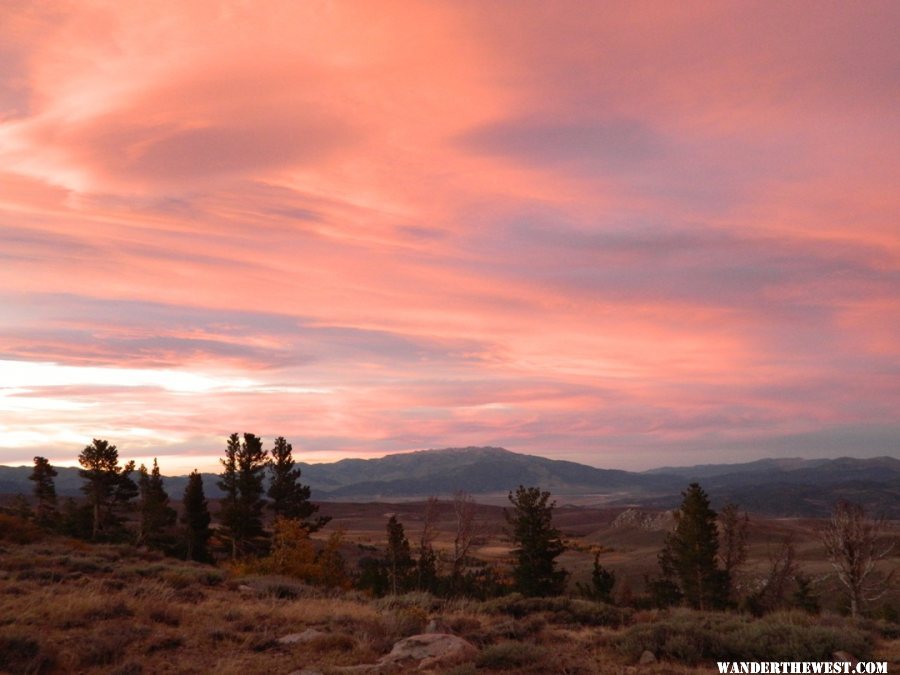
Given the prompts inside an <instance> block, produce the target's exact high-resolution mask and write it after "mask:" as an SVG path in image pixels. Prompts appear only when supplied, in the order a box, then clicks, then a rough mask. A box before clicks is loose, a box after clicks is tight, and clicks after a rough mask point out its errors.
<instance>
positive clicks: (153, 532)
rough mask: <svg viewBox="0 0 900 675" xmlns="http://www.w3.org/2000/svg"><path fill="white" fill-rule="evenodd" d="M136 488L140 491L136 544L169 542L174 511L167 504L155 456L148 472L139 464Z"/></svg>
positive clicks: (160, 545)
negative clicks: (151, 467)
mask: <svg viewBox="0 0 900 675" xmlns="http://www.w3.org/2000/svg"><path fill="white" fill-rule="evenodd" d="M138 490H139V493H140V501H139V504H138V510H139V512H140V521H139V525H138V537H137V540H138V544H146V545H148V546H151V547H154V548H160V547H164V546H165V545H166V544H167V543H171V536H170V535H171V528H172V526H173V525H174V524H175V518H176V513H175V509H173V508H172V507H171V506H169V495H168V494H167V493H166V489H165V486H164V485H163V479H162V476H161V475H160V472H159V464H158V463H157V461H156V458H155V457H154V458H153V469H152V470H151V472H150V473H149V474H148V473H147V467H145V466H144V465H143V464H141V468H140V469H139V479H138ZM167 540H169V541H168V542H167Z"/></svg>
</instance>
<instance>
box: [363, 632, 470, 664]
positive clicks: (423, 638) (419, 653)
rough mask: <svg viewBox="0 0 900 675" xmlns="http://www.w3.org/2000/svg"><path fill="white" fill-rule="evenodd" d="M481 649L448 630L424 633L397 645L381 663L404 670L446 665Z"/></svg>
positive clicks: (467, 659)
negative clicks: (445, 631) (450, 633)
mask: <svg viewBox="0 0 900 675" xmlns="http://www.w3.org/2000/svg"><path fill="white" fill-rule="evenodd" d="M477 655H478V649H476V648H475V646H474V645H472V644H471V643H470V642H467V641H465V640H463V639H462V638H461V637H457V636H456V635H449V634H447V633H424V634H422V635H413V636H412V637H408V638H404V639H403V640H400V641H399V642H397V643H395V644H394V648H393V649H391V652H390V654H388V655H387V656H384V657H382V659H381V660H380V661H379V662H378V665H379V666H380V667H381V668H385V667H388V668H390V667H392V666H399V667H401V668H402V669H403V670H414V669H416V670H430V669H432V668H444V667H447V666H452V665H454V664H457V663H461V662H463V661H469V660H471V659H474V658H475V657H476V656H477Z"/></svg>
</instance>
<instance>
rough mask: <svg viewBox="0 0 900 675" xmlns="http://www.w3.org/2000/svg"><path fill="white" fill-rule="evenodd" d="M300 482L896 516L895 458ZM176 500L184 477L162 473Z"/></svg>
mask: <svg viewBox="0 0 900 675" xmlns="http://www.w3.org/2000/svg"><path fill="white" fill-rule="evenodd" d="M297 466H298V468H300V469H301V471H302V477H301V481H302V482H303V483H305V484H308V485H309V486H310V487H311V489H312V493H313V498H314V499H315V500H317V501H348V502H352V501H388V500H408V499H424V498H426V497H429V496H432V495H434V496H449V495H451V494H452V493H453V492H455V491H457V490H463V491H465V492H468V493H470V494H472V495H474V496H479V495H481V496H486V495H493V496H495V497H496V496H497V495H505V493H506V492H508V491H510V490H514V489H515V488H516V487H517V486H518V485H520V484H521V485H538V486H540V487H541V488H542V489H545V490H549V491H550V492H551V493H552V494H553V496H554V497H555V498H557V500H558V501H560V502H561V503H563V502H566V501H567V500H568V501H576V502H578V503H587V502H590V501H594V502H596V503H606V504H610V505H623V506H628V505H643V506H654V507H658V508H671V507H673V506H675V505H677V503H678V501H679V499H680V492H681V490H683V489H684V487H685V486H686V485H687V484H688V482H692V481H695V480H696V481H699V482H701V484H702V485H703V487H704V489H706V491H707V492H708V493H709V494H710V496H711V497H712V499H713V502H714V504H716V503H718V504H721V503H724V502H725V501H734V502H736V503H739V504H741V505H742V506H743V507H744V508H747V509H750V510H753V511H757V512H760V513H768V514H772V515H782V516H822V515H827V513H828V512H829V510H830V508H831V504H833V502H834V501H836V500H837V499H839V498H844V497H846V498H852V499H853V500H855V501H861V502H862V503H864V504H865V505H866V506H867V508H869V509H870V510H871V511H873V512H875V513H881V514H884V515H886V516H888V517H898V518H900V460H897V459H894V458H892V457H886V456H882V457H873V458H867V459H857V458H851V457H840V458H836V459H814V460H807V459H803V458H796V457H795V458H766V459H762V460H756V461H753V462H744V463H738V464H704V465H696V466H688V467H661V468H659V469H651V470H649V471H645V472H629V471H622V470H618V469H600V468H597V467H592V466H588V465H585V464H579V463H577V462H570V461H567V460H558V459H550V458H547V457H540V456H537V455H527V454H522V453H516V452H512V451H510V450H506V449H504V448H498V447H491V446H484V447H481V446H471V447H465V448H441V449H430V450H417V451H414V452H407V453H397V454H393V455H387V456H385V457H381V458H374V459H361V458H348V459H343V460H339V461H337V462H330V463H321V464H309V463H306V462H297ZM57 471H58V472H59V475H58V477H57V480H56V484H57V492H58V493H59V494H60V496H63V497H65V496H76V495H80V494H81V493H80V486H81V484H82V480H81V479H80V478H79V476H78V469H77V468H72V467H57ZM30 472H31V467H30V466H20V467H7V466H0V494H3V493H5V494H16V493H22V494H30V493H31V489H32V485H31V483H30V481H28V475H29V474H30ZM203 479H204V486H205V488H206V493H207V496H208V497H210V498H213V499H216V498H218V497H219V496H221V493H220V491H219V490H218V488H217V486H216V482H217V480H218V476H217V475H216V474H210V473H206V474H203ZM165 482H166V488H167V490H168V492H169V494H170V495H171V496H172V497H173V498H175V499H177V498H179V497H180V496H181V494H182V493H183V491H184V486H185V485H186V483H187V476H168V477H165Z"/></svg>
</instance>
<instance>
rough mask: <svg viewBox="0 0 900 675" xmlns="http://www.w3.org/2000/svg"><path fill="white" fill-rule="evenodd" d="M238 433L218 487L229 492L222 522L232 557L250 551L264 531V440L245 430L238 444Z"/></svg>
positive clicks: (231, 439)
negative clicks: (230, 543) (237, 445)
mask: <svg viewBox="0 0 900 675" xmlns="http://www.w3.org/2000/svg"><path fill="white" fill-rule="evenodd" d="M237 438H238V437H237V434H233V435H232V436H231V438H229V441H228V448H227V449H226V455H225V459H223V460H222V464H223V466H224V467H225V471H224V472H223V473H222V474H221V477H222V480H221V481H220V482H219V487H221V488H222V490H223V491H224V492H225V493H226V495H225V499H226V500H225V503H224V504H223V508H222V511H221V518H222V524H223V525H224V526H225V531H226V534H227V536H228V537H229V538H230V539H231V542H232V557H234V558H237V556H238V555H240V554H244V553H248V552H249V551H250V550H252V549H253V548H254V547H255V545H256V544H258V543H259V540H260V539H261V538H262V536H263V535H264V534H265V531H264V530H263V526H262V510H263V507H264V506H265V500H264V499H263V474H264V472H265V468H266V455H267V454H268V453H267V452H266V451H265V450H264V449H263V447H262V440H261V439H260V438H259V436H256V435H254V434H247V433H245V434H244V440H243V441H242V442H241V443H240V446H239V447H237V448H235V447H234V446H235V444H236V442H237Z"/></svg>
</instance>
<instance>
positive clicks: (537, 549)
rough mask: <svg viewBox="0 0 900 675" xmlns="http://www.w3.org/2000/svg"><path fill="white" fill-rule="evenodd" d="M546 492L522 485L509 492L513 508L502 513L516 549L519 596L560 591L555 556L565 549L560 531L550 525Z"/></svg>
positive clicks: (560, 578) (550, 506) (560, 573)
mask: <svg viewBox="0 0 900 675" xmlns="http://www.w3.org/2000/svg"><path fill="white" fill-rule="evenodd" d="M549 499H550V493H549V492H541V490H540V488H537V487H529V488H526V487H524V486H522V485H520V486H519V487H518V489H517V490H516V493H515V495H513V493H512V492H510V493H509V501H510V503H511V504H512V505H513V511H512V513H511V514H510V513H509V512H504V515H505V516H506V521H507V523H508V524H509V525H510V527H511V528H512V529H511V532H510V534H511V536H512V540H513V542H515V544H516V548H515V549H513V555H515V557H516V566H515V569H514V571H513V575H514V577H515V581H516V587H517V590H518V591H519V592H521V593H522V594H523V595H530V596H543V595H556V594H559V593H561V592H562V590H563V587H564V586H565V582H566V576H567V575H566V572H565V571H564V570H557V569H556V558H557V557H558V556H559V555H560V554H561V553H562V552H563V551H564V550H565V546H564V545H563V543H562V539H561V537H560V532H559V530H557V529H556V528H555V527H554V526H553V509H554V508H555V506H556V502H550V503H549V504H548V500H549Z"/></svg>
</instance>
